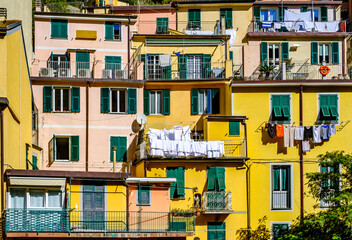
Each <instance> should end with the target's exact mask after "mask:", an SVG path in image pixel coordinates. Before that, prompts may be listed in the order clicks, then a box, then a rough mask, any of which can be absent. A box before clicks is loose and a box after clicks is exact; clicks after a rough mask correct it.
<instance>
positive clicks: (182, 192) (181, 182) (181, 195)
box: [176, 167, 185, 198]
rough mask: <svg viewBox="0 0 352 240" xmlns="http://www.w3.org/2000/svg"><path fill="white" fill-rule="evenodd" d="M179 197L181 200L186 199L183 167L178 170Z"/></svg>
mask: <svg viewBox="0 0 352 240" xmlns="http://www.w3.org/2000/svg"><path fill="white" fill-rule="evenodd" d="M176 178H177V195H178V197H179V198H185V170H184V168H183V167H178V168H177V174H176Z"/></svg>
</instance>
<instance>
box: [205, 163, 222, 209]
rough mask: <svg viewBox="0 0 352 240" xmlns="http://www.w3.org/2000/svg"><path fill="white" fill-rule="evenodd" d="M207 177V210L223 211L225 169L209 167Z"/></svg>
mask: <svg viewBox="0 0 352 240" xmlns="http://www.w3.org/2000/svg"><path fill="white" fill-rule="evenodd" d="M207 177H208V181H207V189H208V191H207V209H208V210H224V209H225V208H226V198H225V196H226V193H225V188H226V187H225V167H209V168H208V172H207Z"/></svg>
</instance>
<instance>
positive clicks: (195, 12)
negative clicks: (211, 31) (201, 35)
mask: <svg viewBox="0 0 352 240" xmlns="http://www.w3.org/2000/svg"><path fill="white" fill-rule="evenodd" d="M188 27H189V28H200V9H189V10H188Z"/></svg>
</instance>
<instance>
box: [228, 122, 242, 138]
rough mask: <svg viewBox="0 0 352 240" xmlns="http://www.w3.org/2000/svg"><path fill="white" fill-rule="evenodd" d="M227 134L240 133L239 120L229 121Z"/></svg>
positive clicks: (237, 134) (234, 134) (236, 134)
mask: <svg viewBox="0 0 352 240" xmlns="http://www.w3.org/2000/svg"><path fill="white" fill-rule="evenodd" d="M229 135H230V136H239V135H240V122H229Z"/></svg>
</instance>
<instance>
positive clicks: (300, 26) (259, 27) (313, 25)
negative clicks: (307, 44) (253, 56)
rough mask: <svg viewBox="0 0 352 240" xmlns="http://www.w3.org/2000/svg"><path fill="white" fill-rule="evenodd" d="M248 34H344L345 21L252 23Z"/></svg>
mask: <svg viewBox="0 0 352 240" xmlns="http://www.w3.org/2000/svg"><path fill="white" fill-rule="evenodd" d="M248 32H346V21H333V22H308V21H301V20H297V21H282V22H281V21H266V22H265V21H264V22H262V21H252V22H251V23H250V25H249V27H248Z"/></svg>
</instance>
